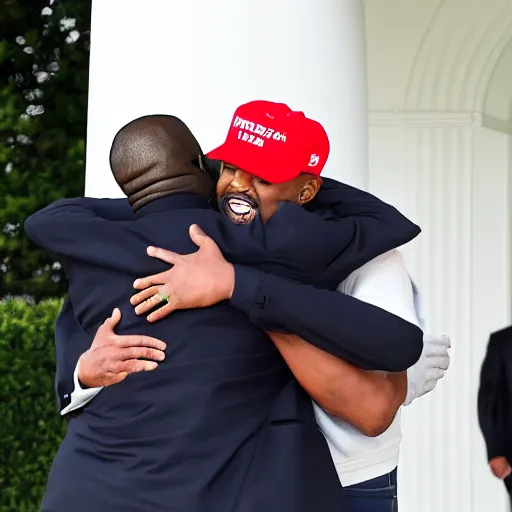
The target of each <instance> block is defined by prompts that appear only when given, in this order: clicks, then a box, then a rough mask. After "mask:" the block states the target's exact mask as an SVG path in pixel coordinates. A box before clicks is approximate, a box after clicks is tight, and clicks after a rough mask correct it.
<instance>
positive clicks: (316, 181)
mask: <svg viewBox="0 0 512 512" xmlns="http://www.w3.org/2000/svg"><path fill="white" fill-rule="evenodd" d="M321 186H322V178H320V176H308V181H307V182H306V183H305V184H304V186H303V187H302V189H301V191H300V193H299V204H301V205H303V204H306V203H309V202H310V201H311V200H312V199H314V197H315V196H316V195H317V194H318V191H319V190H320V187H321Z"/></svg>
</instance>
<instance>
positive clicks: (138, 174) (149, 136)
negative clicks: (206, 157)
mask: <svg viewBox="0 0 512 512" xmlns="http://www.w3.org/2000/svg"><path fill="white" fill-rule="evenodd" d="M202 159H203V152H202V151H201V147H200V146H199V143H198V142H197V140H196V138H195V137H194V136H193V135H192V132H191V131H190V130H189V129H188V127H187V125H186V124H185V123H184V122H183V121H181V120H180V119H178V118H177V117H174V116H166V115H154V116H145V117H140V118H139V119H135V120H134V121H132V122H131V123H128V124H127V125H126V126H124V127H123V128H121V130H119V132H118V133H117V135H116V136H115V137H114V142H113V143H112V148H111V150H110V168H111V169H112V173H113V175H114V178H115V180H116V182H117V183H118V184H119V186H120V187H121V189H122V190H123V192H124V193H125V194H126V195H127V196H128V200H129V202H130V204H131V205H132V207H133V208H134V209H135V210H136V209H138V208H140V207H141V206H144V205H145V204H147V203H149V202H150V201H152V200H153V199H157V198H159V197H163V196H166V195H170V194H176V193H196V194H201V195H202V196H204V197H207V198H210V197H211V195H212V188H213V184H212V181H211V179H210V177H209V175H208V174H207V173H206V172H204V171H203V170H201V168H200V166H202Z"/></svg>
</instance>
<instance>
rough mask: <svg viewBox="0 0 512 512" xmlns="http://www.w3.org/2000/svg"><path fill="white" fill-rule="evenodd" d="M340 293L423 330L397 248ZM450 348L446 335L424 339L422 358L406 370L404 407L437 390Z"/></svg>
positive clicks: (343, 286) (355, 275) (348, 281)
mask: <svg viewBox="0 0 512 512" xmlns="http://www.w3.org/2000/svg"><path fill="white" fill-rule="evenodd" d="M338 290H339V291H340V292H342V293H345V294H347V295H351V296H352V297H355V298H357V299H359V300H362V301H364V302H368V303H369V304H373V305H374V306H377V307H379V308H381V309H384V310H386V311H388V312H389V313H393V314H394V315H396V316H399V317H401V318H403V319H404V320H407V321H408V322H411V323H413V324H415V325H417V326H419V327H421V328H423V327H424V319H423V314H422V308H421V296H420V293H419V291H418V288H417V287H416V286H415V284H414V283H413V282H412V280H411V278H410V276H409V273H408V272H407V268H406V266H405V262H404V259H403V256H402V255H401V253H400V252H399V251H398V250H396V249H394V250H392V251H389V252H387V253H385V254H382V255H381V256H378V257H377V258H375V259H373V260H372V261H370V262H368V263H367V264H366V265H363V266H362V267H361V268H359V269H358V270H356V271H355V272H353V273H352V274H350V276H349V277H348V278H347V279H346V280H345V281H343V283H341V285H340V286H339V287H338ZM449 348H450V338H449V337H448V336H446V335H424V336H423V351H422V353H421V357H420V359H419V361H418V362H417V363H416V364H415V365H414V366H412V367H411V368H409V369H408V370H407V396H406V399H405V402H404V405H409V404H410V403H411V402H412V401H413V400H414V399H416V398H418V397H420V396H422V395H424V394H425V393H428V392H429V391H432V390H433V389H434V388H435V387H436V385H437V382H438V381H439V380H440V379H441V378H443V376H444V374H445V373H446V370H447V369H448V366H449V363H450V357H449V354H448V349H449Z"/></svg>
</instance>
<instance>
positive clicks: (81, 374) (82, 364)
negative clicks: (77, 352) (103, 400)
mask: <svg viewBox="0 0 512 512" xmlns="http://www.w3.org/2000/svg"><path fill="white" fill-rule="evenodd" d="M86 353H87V352H85V353H84V354H82V355H81V356H80V358H79V359H78V363H77V372H76V378H77V380H78V384H79V386H80V387H81V388H82V389H89V388H94V387H96V386H95V385H94V383H93V382H91V378H90V376H89V375H87V360H86V359H85V358H84V356H85V354H86Z"/></svg>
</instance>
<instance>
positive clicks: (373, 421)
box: [269, 333, 407, 436]
mask: <svg viewBox="0 0 512 512" xmlns="http://www.w3.org/2000/svg"><path fill="white" fill-rule="evenodd" d="M269 336H270V337H271V339H272V341H273V342H274V344H275V345H276V347H277V349H278V350H279V352H280V353H281V355H282V356H283V359H284V360H285V362H286V364H287V365H288V367H289V368H290V370H291V371H292V372H293V374H294V375H295V378H296V379H297V381H298V382H299V383H300V384H301V386H302V387H303V388H304V389H305V390H306V391H307V393H308V394H309V395H310V396H311V398H313V400H315V402H317V403H318V404H319V405H320V406H321V407H322V408H323V409H325V410H326V411H327V412H328V413H329V414H332V415H334V416H338V417H339V418H341V419H343V420H345V421H347V422H348V423H350V424H352V425H353V426H354V427H356V428H357V429H358V430H360V431H361V432H362V433H363V434H365V435H368V436H377V435H380V434H381V433H383V432H384V431H385V430H387V428H388V427H389V425H390V424H391V422H392V421H393V419H394V417H395V415H396V413H397V410H398V408H399V407H400V406H401V404H402V403H403V401H404V399H405V394H406V388H407V380H406V377H405V375H404V374H403V373H401V374H384V373H382V372H368V371H364V370H361V369H359V368H357V367H355V366H353V365H351V364H349V363H347V362H345V361H343V360H341V359H338V358H336V357H334V356H332V355H330V354H327V353H326V352H323V351H322V350H320V349H318V348H317V347H315V346H313V345H311V344H309V343H307V342H306V341H304V340H303V339H301V338H299V337H298V336H295V335H293V334H280V333H269Z"/></svg>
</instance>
